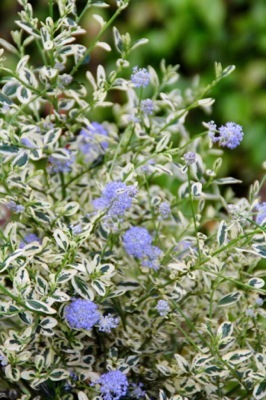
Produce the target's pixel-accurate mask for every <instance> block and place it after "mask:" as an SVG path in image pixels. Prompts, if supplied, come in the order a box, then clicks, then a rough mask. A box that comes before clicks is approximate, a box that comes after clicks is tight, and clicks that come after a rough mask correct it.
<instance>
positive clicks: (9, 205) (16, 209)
mask: <svg viewBox="0 0 266 400" xmlns="http://www.w3.org/2000/svg"><path fill="white" fill-rule="evenodd" d="M6 206H7V208H8V209H9V210H10V211H13V212H14V213H18V214H20V213H22V212H23V211H24V210H25V207H24V206H22V205H20V204H17V203H16V202H15V201H14V200H10V201H9V202H8V203H7V205H6Z"/></svg>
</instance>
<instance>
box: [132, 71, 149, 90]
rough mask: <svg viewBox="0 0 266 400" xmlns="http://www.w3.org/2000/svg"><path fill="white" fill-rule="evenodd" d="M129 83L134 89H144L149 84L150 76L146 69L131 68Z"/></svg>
mask: <svg viewBox="0 0 266 400" xmlns="http://www.w3.org/2000/svg"><path fill="white" fill-rule="evenodd" d="M131 81H132V83H134V85H135V86H136V87H145V86H148V84H149V83H150V74H149V72H148V71H147V69H146V68H138V67H134V68H133V73H132V74H131Z"/></svg>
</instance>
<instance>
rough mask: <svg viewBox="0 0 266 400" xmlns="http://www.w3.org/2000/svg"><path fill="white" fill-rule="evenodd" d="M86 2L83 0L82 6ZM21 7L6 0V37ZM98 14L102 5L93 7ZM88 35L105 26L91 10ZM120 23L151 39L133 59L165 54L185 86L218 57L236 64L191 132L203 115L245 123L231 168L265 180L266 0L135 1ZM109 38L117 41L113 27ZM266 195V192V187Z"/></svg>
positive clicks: (96, 59)
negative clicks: (241, 140) (93, 20)
mask: <svg viewBox="0 0 266 400" xmlns="http://www.w3.org/2000/svg"><path fill="white" fill-rule="evenodd" d="M29 2H30V3H31V4H32V5H33V8H34V11H35V13H36V15H37V16H38V17H39V18H40V19H44V18H45V17H46V15H47V12H48V7H47V4H48V0H36V1H33V0H31V1H29ZM107 2H108V3H109V4H111V7H110V9H98V11H99V12H100V13H101V14H102V15H103V17H104V18H108V16H111V15H112V12H113V11H114V9H115V5H114V1H113V0H107ZM85 4H86V1H85V0H77V6H78V8H80V9H81V8H82V7H83V6H84V5H85ZM18 10H19V7H18V5H17V2H16V0H2V1H1V15H0V18H1V24H0V31H1V32H0V35H1V37H4V38H6V39H8V38H9V31H10V30H11V29H15V24H14V19H15V16H16V13H17V11H18ZM93 12H94V13H95V12H96V9H94V10H93ZM81 24H82V26H83V27H84V28H86V29H87V31H88V35H87V36H85V37H82V38H80V39H81V41H82V43H83V44H85V45H88V44H89V42H90V38H91V37H92V35H94V34H95V32H97V31H98V26H97V23H96V22H92V20H91V16H90V13H87V14H86V15H85V16H84V18H83V20H82V22H81ZM115 25H116V26H117V28H118V29H119V31H120V32H121V33H126V32H129V33H130V34H131V36H132V39H133V40H138V39H140V38H142V37H146V38H148V39H149V44H148V45H145V46H144V47H140V48H139V49H138V50H137V51H135V52H134V55H133V56H131V62H132V65H138V66H140V67H145V66H146V65H147V64H150V65H152V66H153V67H154V68H158V66H159V63H160V60H161V59H162V58H165V59H166V62H167V63H170V64H179V65H180V70H179V71H180V73H181V75H182V79H181V80H180V82H179V84H180V85H181V87H184V84H188V85H189V84H191V82H192V80H193V77H195V76H197V75H199V76H200V82H201V84H202V85H204V84H205V83H208V82H210V81H211V80H212V79H213V78H214V62H215V61H218V62H221V63H222V65H223V66H224V67H226V66H227V65H231V64H234V65H236V71H235V72H234V73H233V74H231V75H230V76H229V77H228V78H227V79H225V80H223V81H222V82H221V83H220V84H219V85H218V86H217V87H216V88H215V89H214V90H213V91H212V93H211V95H212V97H214V98H215V99H216V102H215V104H214V106H213V112H212V114H211V115H204V113H203V111H193V112H192V114H191V116H190V118H189V119H188V126H189V129H190V130H191V132H195V133H197V132H199V130H200V129H201V121H202V120H204V121H209V120H210V119H213V120H214V121H215V122H216V123H217V125H222V124H225V123H226V122H227V121H233V122H236V123H239V124H240V125H242V126H243V130H244V132H245V138H244V141H243V143H242V144H241V146H240V148H238V149H236V150H234V151H233V152H231V151H225V156H224V172H225V173H226V174H229V175H233V176H235V177H237V178H239V179H242V180H243V181H244V182H245V185H244V186H242V189H241V190H242V191H243V192H244V193H238V194H239V195H242V194H243V195H246V193H245V191H246V190H247V187H248V185H249V184H250V183H251V182H252V181H253V180H254V179H259V178H260V177H261V176H262V174H263V170H262V162H263V161H265V159H266V91H265V88H266V57H265V56H266V1H265V0H131V2H130V5H129V7H128V8H127V9H126V10H125V11H124V12H123V13H122V14H121V16H120V17H119V19H118V20H117V21H116V23H115ZM105 39H106V40H107V41H109V40H110V41H112V38H111V34H110V31H109V32H108V33H107V35H106V38H105ZM113 61H114V57H113V58H112V56H111V57H110V54H107V53H105V52H104V51H102V50H101V51H98V52H97V54H96V53H95V54H94V55H93V57H92V60H91V63H90V64H89V65H88V66H84V67H82V68H84V69H86V68H92V69H93V68H95V66H96V64H97V63H103V64H104V65H105V66H107V68H108V67H110V68H111V64H112V63H113ZM262 197H264V201H266V189H265V193H264V194H263V193H262Z"/></svg>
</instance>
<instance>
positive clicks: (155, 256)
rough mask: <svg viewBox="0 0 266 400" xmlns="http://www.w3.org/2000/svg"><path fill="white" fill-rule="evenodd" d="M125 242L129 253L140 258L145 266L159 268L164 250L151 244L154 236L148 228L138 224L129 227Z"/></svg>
mask: <svg viewBox="0 0 266 400" xmlns="http://www.w3.org/2000/svg"><path fill="white" fill-rule="evenodd" d="M123 243H124V247H125V249H126V251H127V253H128V254H130V255H131V256H134V257H136V258H138V259H140V260H141V261H142V265H143V266H144V267H149V268H153V269H155V270H157V269H158V268H159V266H160V263H159V257H160V256H161V255H162V251H161V250H160V249H159V247H157V246H153V245H152V244H151V243H152V237H151V235H150V234H149V232H148V231H147V229H146V228H142V227H138V226H134V227H132V228H129V229H128V230H127V231H126V232H125V234H124V236H123Z"/></svg>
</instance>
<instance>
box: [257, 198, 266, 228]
mask: <svg viewBox="0 0 266 400" xmlns="http://www.w3.org/2000/svg"><path fill="white" fill-rule="evenodd" d="M256 208H257V210H258V214H257V217H256V223H257V224H258V225H261V224H262V223H263V221H264V223H266V202H263V203H261V204H258V205H257V207H256Z"/></svg>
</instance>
